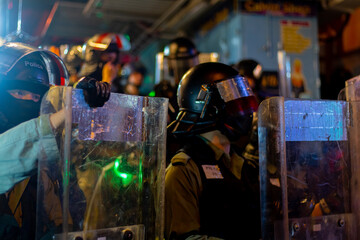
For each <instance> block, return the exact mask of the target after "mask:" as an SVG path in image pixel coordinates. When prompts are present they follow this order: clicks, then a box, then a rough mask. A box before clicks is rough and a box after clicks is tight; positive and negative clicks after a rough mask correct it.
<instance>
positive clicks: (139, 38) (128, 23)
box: [4, 0, 360, 54]
mask: <svg viewBox="0 0 360 240" xmlns="http://www.w3.org/2000/svg"><path fill="white" fill-rule="evenodd" d="M4 1H6V2H7V9H9V10H8V12H7V14H9V16H7V17H8V19H13V20H16V19H15V18H17V20H19V17H18V14H17V13H18V12H19V9H20V8H21V12H22V14H21V21H20V22H21V24H20V27H19V21H11V23H12V25H11V24H9V23H8V25H7V26H6V28H7V33H9V32H11V31H10V29H12V30H13V34H15V35H16V34H19V30H20V31H21V32H22V33H25V34H27V35H28V37H30V38H31V39H33V40H35V42H36V43H37V44H64V43H73V44H81V43H83V42H84V41H85V40H86V39H87V38H89V37H91V36H93V35H95V34H98V33H103V32H116V33H121V34H126V35H128V36H129V37H130V39H131V44H132V53H134V54H136V53H138V52H139V51H140V50H141V49H143V48H144V47H146V46H147V44H149V43H150V42H151V41H153V40H154V39H157V38H161V39H171V38H174V37H175V36H178V35H179V34H181V33H184V34H186V32H184V31H186V30H187V29H189V26H191V24H193V23H194V22H195V21H196V20H197V19H199V18H201V17H202V16H204V14H206V13H208V12H209V11H211V10H212V9H215V8H216V7H217V6H219V4H222V3H224V2H226V1H225V0H47V1H44V0H4ZM230 1H231V0H230ZM309 1H310V0H309ZM302 2H304V1H302ZM18 3H22V6H20V8H19V5H18ZM317 3H318V5H319V6H320V8H321V9H322V11H321V12H320V13H321V14H320V15H319V16H320V19H319V23H323V22H325V23H326V22H327V21H328V19H329V17H330V16H336V14H337V13H339V12H341V13H343V12H348V13H350V12H351V11H352V10H354V9H355V8H356V7H359V6H360V1H358V0H317ZM327 13H329V14H327ZM331 13H333V15H330V14H331ZM11 14H12V15H11ZM14 22H15V23H14ZM16 24H17V26H14V25H16ZM15 29H16V30H15ZM34 36H37V37H35V38H32V37H34Z"/></svg>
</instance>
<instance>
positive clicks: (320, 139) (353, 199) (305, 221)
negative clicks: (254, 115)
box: [258, 97, 360, 240]
mask: <svg viewBox="0 0 360 240" xmlns="http://www.w3.org/2000/svg"><path fill="white" fill-rule="evenodd" d="M355 105H356V103H354V106H355ZM349 110H350V104H349V103H348V102H346V101H330V100H329V101H320V100H293V99H284V98H282V97H275V98H269V99H267V100H265V101H263V102H262V103H261V105H260V107H259V110H258V113H259V120H258V124H259V128H258V131H259V158H260V159H259V161H260V190H261V221H262V235H263V239H322V240H326V239H357V236H358V235H357V231H358V230H357V229H358V226H357V225H358V224H357V222H358V215H359V211H358V209H359V207H356V205H359V203H358V202H359V201H357V199H359V198H358V197H357V195H358V192H360V191H359V189H358V187H357V182H358V180H357V178H358V176H356V175H359V174H358V170H359V168H358V165H359V164H358V163H357V162H358V161H359V159H358V158H354V156H355V155H354V154H353V152H358V151H359V150H358V149H359V148H357V147H356V145H357V143H355V145H353V142H352V139H358V138H359V137H358V135H357V136H355V134H354V133H356V132H357V128H358V127H357V126H356V124H352V123H353V122H356V121H354V120H356V118H354V117H356V116H355V115H353V114H352V113H351V111H349ZM350 142H351V144H350Z"/></svg>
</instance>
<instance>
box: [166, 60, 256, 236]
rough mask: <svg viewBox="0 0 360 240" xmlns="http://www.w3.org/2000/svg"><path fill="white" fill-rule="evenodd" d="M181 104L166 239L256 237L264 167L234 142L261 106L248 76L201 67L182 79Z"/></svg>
mask: <svg viewBox="0 0 360 240" xmlns="http://www.w3.org/2000/svg"><path fill="white" fill-rule="evenodd" d="M227 89H232V90H233V91H232V94H229V92H228V91H227ZM178 104H179V109H180V110H179V111H180V112H179V114H178V116H177V118H176V120H175V121H174V122H172V123H171V124H170V125H169V126H168V131H169V132H171V133H172V134H173V135H175V136H176V138H183V139H184V142H186V144H185V146H184V147H183V148H182V149H181V150H180V151H178V153H177V154H176V155H175V156H174V157H173V158H172V159H171V164H170V165H169V166H168V168H167V169H166V175H165V237H166V239H168V240H172V239H259V238H260V192H259V169H258V166H257V165H256V164H253V163H252V162H251V161H248V160H246V159H244V158H242V157H241V156H240V154H241V153H238V152H236V150H235V151H234V149H232V147H231V142H232V141H236V139H238V138H239V137H241V136H243V135H247V134H248V133H249V131H250V130H251V124H252V114H253V112H254V111H256V110H257V101H256V98H255V96H254V94H253V92H252V90H251V88H250V87H249V84H248V82H247V80H246V79H245V78H243V77H241V76H240V75H238V71H237V70H235V69H233V68H232V67H230V66H228V65H225V64H222V63H211V62H209V63H202V64H199V65H197V66H195V67H193V68H191V69H190V70H189V71H188V72H187V73H186V74H185V75H184V77H183V78H182V80H181V82H180V84H179V88H178Z"/></svg>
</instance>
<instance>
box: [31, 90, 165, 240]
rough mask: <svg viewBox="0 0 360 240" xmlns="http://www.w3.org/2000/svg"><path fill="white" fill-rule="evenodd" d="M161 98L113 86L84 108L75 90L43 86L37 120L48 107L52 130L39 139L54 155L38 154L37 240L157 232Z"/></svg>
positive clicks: (159, 226)
mask: <svg viewBox="0 0 360 240" xmlns="http://www.w3.org/2000/svg"><path fill="white" fill-rule="evenodd" d="M167 102H168V100H167V99H164V98H149V97H140V96H130V95H124V94H114V93H112V94H111V96H110V100H109V101H108V102H106V103H105V105H104V106H103V107H100V108H90V107H89V106H88V105H87V104H86V102H85V100H84V97H83V93H82V90H78V89H72V88H71V87H55V88H51V89H50V91H49V92H48V94H47V95H46V96H45V97H44V99H43V102H42V108H41V115H42V117H41V119H44V120H43V122H44V123H43V124H42V126H46V120H47V119H48V118H47V115H48V114H49V115H50V116H51V117H50V118H52V119H54V118H55V120H53V121H52V122H51V123H52V128H56V129H53V133H54V136H53V137H52V136H50V137H49V136H48V135H46V137H43V139H42V140H41V141H42V145H43V146H42V149H45V150H46V151H49V149H50V150H52V152H55V153H56V154H53V155H55V156H52V157H51V158H50V157H49V155H48V154H45V152H46V151H41V153H40V154H39V170H38V171H39V172H38V173H39V174H38V176H39V178H38V181H39V184H38V191H37V196H38V206H37V234H36V236H37V239H61V240H62V239H64V240H65V239H76V240H81V239H102V240H104V239H107V240H109V239H128V240H130V239H136V240H137V239H163V203H164V170H165V141H166V137H165V136H166V116H167V104H168V103H167ZM62 119H65V120H64V121H62ZM57 126H58V127H57ZM50 140H51V141H50Z"/></svg>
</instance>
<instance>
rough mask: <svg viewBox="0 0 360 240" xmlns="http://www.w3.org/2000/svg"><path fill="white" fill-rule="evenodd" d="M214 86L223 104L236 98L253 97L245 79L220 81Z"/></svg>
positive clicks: (237, 77) (237, 78)
mask: <svg viewBox="0 0 360 240" xmlns="http://www.w3.org/2000/svg"><path fill="white" fill-rule="evenodd" d="M215 84H216V88H217V89H218V91H219V93H220V96H221V98H222V99H223V100H224V102H230V101H232V100H236V99H238V98H243V97H250V96H254V93H253V91H252V90H251V88H250V85H249V82H248V81H247V80H246V78H244V77H241V76H236V77H234V78H231V79H226V80H222V81H219V82H217V83H215Z"/></svg>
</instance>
